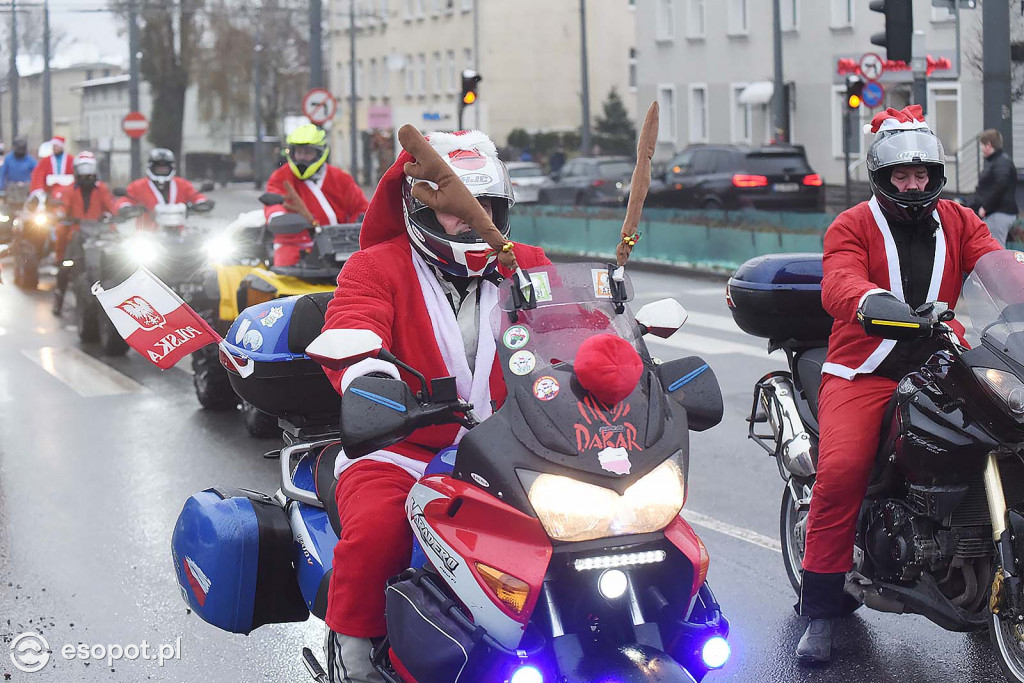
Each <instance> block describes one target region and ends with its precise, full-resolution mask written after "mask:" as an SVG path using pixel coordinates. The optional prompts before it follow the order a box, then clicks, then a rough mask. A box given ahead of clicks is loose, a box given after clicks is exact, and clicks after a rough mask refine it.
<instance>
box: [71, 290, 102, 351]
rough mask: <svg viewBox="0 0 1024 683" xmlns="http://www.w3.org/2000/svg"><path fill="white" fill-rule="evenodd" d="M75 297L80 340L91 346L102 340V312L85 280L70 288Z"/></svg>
mask: <svg viewBox="0 0 1024 683" xmlns="http://www.w3.org/2000/svg"><path fill="white" fill-rule="evenodd" d="M68 289H71V290H73V292H74V295H75V320H76V322H77V323H78V339H79V341H81V342H82V343H83V344H91V343H93V342H97V341H99V339H100V319H99V315H100V311H99V306H98V305H97V302H96V297H94V296H93V295H92V293H91V292H90V291H89V287H88V285H86V284H85V281H84V280H80V281H79V282H76V283H75V284H74V285H71V286H69V287H68Z"/></svg>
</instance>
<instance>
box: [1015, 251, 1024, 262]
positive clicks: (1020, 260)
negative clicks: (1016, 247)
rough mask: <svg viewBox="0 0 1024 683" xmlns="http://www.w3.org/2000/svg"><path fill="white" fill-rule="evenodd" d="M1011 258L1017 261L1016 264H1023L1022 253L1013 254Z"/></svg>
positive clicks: (1023, 253) (1023, 254)
mask: <svg viewBox="0 0 1024 683" xmlns="http://www.w3.org/2000/svg"><path fill="white" fill-rule="evenodd" d="M1013 258H1015V259H1017V263H1024V251H1015V252H1013Z"/></svg>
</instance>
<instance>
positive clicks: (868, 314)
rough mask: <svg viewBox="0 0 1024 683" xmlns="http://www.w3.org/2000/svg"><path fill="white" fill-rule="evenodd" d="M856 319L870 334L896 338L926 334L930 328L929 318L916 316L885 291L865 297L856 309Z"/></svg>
mask: <svg viewBox="0 0 1024 683" xmlns="http://www.w3.org/2000/svg"><path fill="white" fill-rule="evenodd" d="M857 322H859V323H860V324H861V326H862V327H863V328H864V331H865V332H867V333H868V334H870V335H872V336H875V337H884V338H886V339H896V340H905V339H921V338H924V337H929V336H931V329H932V326H931V320H930V319H929V318H925V317H922V316H919V315H917V313H915V312H914V309H913V308H911V307H910V306H909V305H908V304H905V303H903V302H902V301H900V300H899V299H897V298H896V297H895V296H893V295H892V294H891V293H889V292H878V293H877V294H871V295H869V296H867V297H865V298H864V301H863V302H861V305H860V308H858V309H857Z"/></svg>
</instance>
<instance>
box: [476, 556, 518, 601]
mask: <svg viewBox="0 0 1024 683" xmlns="http://www.w3.org/2000/svg"><path fill="white" fill-rule="evenodd" d="M476 570H477V572H479V574H480V578H481V579H483V582H484V585H486V586H487V587H488V588H490V589H491V592H492V593H494V596H495V597H496V598H498V600H499V601H500V602H501V603H502V604H503V605H505V606H506V607H508V608H509V609H510V610H512V611H513V612H515V613H516V614H522V612H523V608H524V607H526V598H527V597H529V595H530V586H529V585H528V584H527V583H526V582H525V581H523V580H521V579H517V578H516V577H514V576H512V575H511V574H506V573H505V572H503V571H501V570H500V569H495V568H494V567H488V566H487V565H486V564H481V563H479V562H477V563H476Z"/></svg>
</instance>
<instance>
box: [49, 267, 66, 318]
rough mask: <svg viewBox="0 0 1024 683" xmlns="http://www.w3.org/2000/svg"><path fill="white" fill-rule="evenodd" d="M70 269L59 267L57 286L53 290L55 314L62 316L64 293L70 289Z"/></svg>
mask: <svg viewBox="0 0 1024 683" xmlns="http://www.w3.org/2000/svg"><path fill="white" fill-rule="evenodd" d="M68 275H69V274H68V269H67V268H62V267H60V266H58V268H57V285H56V286H55V287H54V288H53V314H54V315H56V316H60V314H61V311H62V310H64V293H65V292H66V291H67V289H68Z"/></svg>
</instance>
